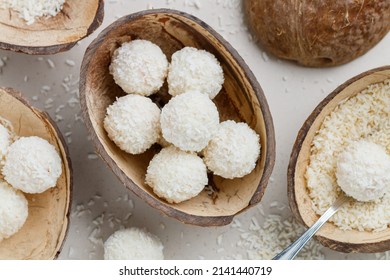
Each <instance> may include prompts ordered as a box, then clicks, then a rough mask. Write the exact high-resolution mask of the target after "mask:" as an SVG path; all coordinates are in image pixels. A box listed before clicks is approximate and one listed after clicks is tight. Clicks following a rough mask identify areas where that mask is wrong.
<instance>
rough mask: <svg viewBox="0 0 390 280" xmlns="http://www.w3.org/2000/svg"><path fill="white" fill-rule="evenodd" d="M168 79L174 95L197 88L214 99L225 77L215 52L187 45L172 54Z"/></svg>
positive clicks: (170, 92) (170, 89) (171, 92)
mask: <svg viewBox="0 0 390 280" xmlns="http://www.w3.org/2000/svg"><path fill="white" fill-rule="evenodd" d="M167 81H168V87H169V94H171V95H172V96H176V95H179V94H182V93H185V92H187V91H190V90H197V91H200V92H201V93H205V94H208V95H209V97H210V98H211V99H213V98H214V97H215V96H216V95H217V94H218V93H219V91H220V90H221V88H222V84H223V82H224V77H223V70H222V67H221V65H220V63H219V61H218V60H217V59H216V58H215V56H214V55H213V54H211V53H209V52H207V51H205V50H198V49H196V48H193V47H185V48H183V49H181V50H179V51H177V52H175V53H174V54H173V55H172V59H171V64H170V65H169V70H168V79H167Z"/></svg>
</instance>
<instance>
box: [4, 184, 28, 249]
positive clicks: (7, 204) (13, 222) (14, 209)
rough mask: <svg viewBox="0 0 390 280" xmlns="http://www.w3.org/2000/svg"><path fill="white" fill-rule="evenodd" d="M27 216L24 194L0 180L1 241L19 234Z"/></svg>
mask: <svg viewBox="0 0 390 280" xmlns="http://www.w3.org/2000/svg"><path fill="white" fill-rule="evenodd" d="M27 216H28V203H27V199H26V198H25V197H24V195H23V193H22V192H20V191H18V190H16V189H14V188H12V187H11V186H10V185H8V184H7V183H6V182H4V181H2V180H0V241H2V240H3V239H5V238H8V237H10V236H12V235H14V234H15V233H17V232H18V231H19V230H20V229H21V228H22V226H23V225H24V223H25V222H26V220H27Z"/></svg>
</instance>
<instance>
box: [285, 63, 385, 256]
mask: <svg viewBox="0 0 390 280" xmlns="http://www.w3.org/2000/svg"><path fill="white" fill-rule="evenodd" d="M389 78H390V66H385V67H381V68H377V69H373V70H369V71H367V72H364V73H362V74H360V75H358V76H355V77H353V78H351V79H350V80H348V81H347V82H345V83H344V84H342V85H341V86H339V87H338V88H337V89H335V90H334V91H333V92H332V93H331V94H330V95H328V96H327V97H326V98H325V99H324V100H323V101H322V102H321V103H320V104H319V105H318V106H317V107H316V108H315V109H314V111H313V112H312V113H311V115H310V116H309V117H308V118H307V120H306V121H305V122H304V124H303V126H302V128H301V129H300V131H299V133H298V136H297V139H296V142H295V144H294V147H293V150H292V153H291V158H290V163H289V167H288V176H287V181H288V199H289V204H290V208H291V210H292V212H293V214H294V216H295V218H296V219H297V220H299V221H300V222H301V223H302V224H304V225H305V226H307V227H310V226H311V225H312V224H314V222H315V221H317V220H318V218H319V216H318V215H317V214H316V213H315V211H314V210H313V208H312V199H311V197H310V196H309V190H308V188H307V180H306V178H305V172H306V170H307V167H308V165H309V162H310V153H311V146H312V141H313V138H314V136H315V135H316V132H317V131H318V130H319V128H320V126H321V124H322V123H323V121H324V119H325V118H326V117H327V116H328V115H329V114H330V113H331V112H332V111H333V110H334V109H335V108H336V107H337V106H338V105H339V104H341V103H342V102H343V101H344V100H346V99H348V98H350V97H353V96H355V95H356V94H358V93H359V92H361V91H362V90H363V89H365V88H366V87H367V86H369V85H370V84H376V83H380V82H383V81H385V80H386V79H389ZM316 238H317V240H318V241H319V242H320V243H321V244H322V245H324V246H326V247H329V248H331V249H333V250H336V251H340V252H345V253H350V252H360V253H375V252H383V251H387V250H390V228H387V229H385V230H383V231H372V230H371V231H367V230H364V231H359V230H355V229H351V230H342V229H340V228H339V227H337V226H335V225H334V224H333V223H332V222H327V223H326V224H325V225H324V226H323V227H322V228H321V229H320V231H319V232H318V233H317V235H316Z"/></svg>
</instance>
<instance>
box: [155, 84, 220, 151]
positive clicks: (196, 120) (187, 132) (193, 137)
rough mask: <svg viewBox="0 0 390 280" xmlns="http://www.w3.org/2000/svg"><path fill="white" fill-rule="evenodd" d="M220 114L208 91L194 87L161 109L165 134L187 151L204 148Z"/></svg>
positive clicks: (162, 126)
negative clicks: (202, 91)
mask: <svg viewBox="0 0 390 280" xmlns="http://www.w3.org/2000/svg"><path fill="white" fill-rule="evenodd" d="M218 124H219V114H218V110H217V107H216V106H215V104H214V103H213V102H212V101H211V100H210V98H208V96H207V95H205V94H202V93H200V92H198V91H190V92H187V93H184V94H181V95H178V96H175V97H173V98H172V99H171V100H170V101H169V102H168V104H166V105H165V106H164V107H163V108H162V110H161V130H162V135H163V137H164V138H165V139H166V140H167V141H168V142H169V143H172V144H173V145H175V146H176V147H178V148H180V149H182V150H184V151H196V152H199V151H201V150H202V149H203V148H204V147H206V145H207V143H208V142H209V141H210V139H211V137H213V135H214V133H215V132H216V130H217V128H218Z"/></svg>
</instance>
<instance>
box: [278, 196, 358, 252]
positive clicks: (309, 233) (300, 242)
mask: <svg viewBox="0 0 390 280" xmlns="http://www.w3.org/2000/svg"><path fill="white" fill-rule="evenodd" d="M351 199H352V198H351V197H349V196H346V195H345V194H341V195H340V196H339V197H338V198H337V199H336V201H335V202H334V203H333V204H332V205H331V206H330V207H329V209H328V210H326V211H325V213H324V214H322V216H321V217H320V218H319V219H318V220H317V222H315V223H314V224H313V225H312V226H311V227H310V228H309V229H308V230H306V231H305V232H304V233H303V234H302V236H301V237H299V238H298V239H297V240H296V241H295V242H294V243H292V244H291V245H290V246H288V247H287V248H286V249H284V250H283V251H282V252H280V253H279V254H277V255H276V256H275V257H274V258H273V260H292V259H294V258H295V256H296V255H297V254H298V253H299V251H301V249H302V248H303V247H304V246H305V245H306V243H307V242H308V241H309V240H310V239H311V238H312V237H313V235H314V234H315V233H316V232H317V231H318V230H319V229H320V228H321V227H322V226H323V225H324V224H325V223H326V222H327V221H328V220H329V218H330V217H332V216H333V214H335V213H336V212H337V211H338V210H339V209H340V207H341V206H342V205H343V204H344V203H345V202H347V201H349V200H351Z"/></svg>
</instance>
